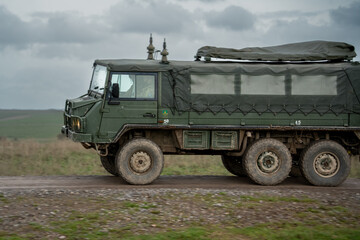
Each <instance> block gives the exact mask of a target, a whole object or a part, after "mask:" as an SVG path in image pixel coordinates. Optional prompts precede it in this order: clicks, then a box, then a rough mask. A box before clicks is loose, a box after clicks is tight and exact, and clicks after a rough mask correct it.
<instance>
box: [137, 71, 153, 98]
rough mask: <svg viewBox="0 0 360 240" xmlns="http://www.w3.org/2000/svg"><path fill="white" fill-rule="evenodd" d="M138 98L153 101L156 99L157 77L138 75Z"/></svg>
mask: <svg viewBox="0 0 360 240" xmlns="http://www.w3.org/2000/svg"><path fill="white" fill-rule="evenodd" d="M136 84H137V87H136V98H145V99H153V98H155V76H154V75H137V76H136Z"/></svg>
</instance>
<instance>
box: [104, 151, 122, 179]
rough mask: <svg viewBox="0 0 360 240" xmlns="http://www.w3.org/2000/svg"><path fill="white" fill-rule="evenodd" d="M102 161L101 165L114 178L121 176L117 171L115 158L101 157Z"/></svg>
mask: <svg viewBox="0 0 360 240" xmlns="http://www.w3.org/2000/svg"><path fill="white" fill-rule="evenodd" d="M100 160H101V164H102V165H103V167H104V168H105V170H106V171H107V172H108V173H110V174H112V175H114V176H119V173H118V172H117V171H116V167H115V156H106V157H103V156H101V157H100Z"/></svg>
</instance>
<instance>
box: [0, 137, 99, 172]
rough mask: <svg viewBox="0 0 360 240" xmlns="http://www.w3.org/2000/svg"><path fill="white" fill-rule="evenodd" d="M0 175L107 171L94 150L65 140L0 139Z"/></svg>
mask: <svg viewBox="0 0 360 240" xmlns="http://www.w3.org/2000/svg"><path fill="white" fill-rule="evenodd" d="M0 164H1V169H0V175H6V176H9V175H84V174H85V175H88V174H106V172H105V170H103V169H102V167H101V163H100V161H99V158H98V156H97V154H96V153H95V152H94V151H89V150H86V149H84V148H83V147H82V146H81V145H80V144H78V143H73V142H71V141H68V140H58V141H53V142H47V143H39V142H37V141H35V140H18V141H13V140H7V139H2V140H0Z"/></svg>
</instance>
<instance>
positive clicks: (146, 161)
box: [130, 152, 151, 173]
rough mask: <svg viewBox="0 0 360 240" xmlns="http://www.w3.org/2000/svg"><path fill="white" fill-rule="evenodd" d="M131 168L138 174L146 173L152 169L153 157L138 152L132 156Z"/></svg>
mask: <svg viewBox="0 0 360 240" xmlns="http://www.w3.org/2000/svg"><path fill="white" fill-rule="evenodd" d="M130 167H131V169H132V170H133V171H134V172H136V173H144V172H146V171H148V170H149V169H150V167H151V157H150V156H149V154H147V153H146V152H136V153H134V154H133V155H132V156H131V159H130Z"/></svg>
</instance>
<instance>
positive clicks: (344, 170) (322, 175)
mask: <svg viewBox="0 0 360 240" xmlns="http://www.w3.org/2000/svg"><path fill="white" fill-rule="evenodd" d="M350 164H351V162H350V157H349V154H348V153H347V151H346V150H345V148H344V147H343V146H341V145H340V144H339V143H337V142H334V141H331V140H320V141H317V142H314V143H313V144H311V145H309V146H308V147H307V148H306V149H305V150H304V152H303V153H302V156H301V159H300V169H301V172H302V175H303V176H304V177H305V178H306V180H308V181H309V182H310V183H311V184H313V185H317V186H338V185H339V184H341V183H342V182H343V181H345V179H346V178H347V176H348V175H349V173H350Z"/></svg>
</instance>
